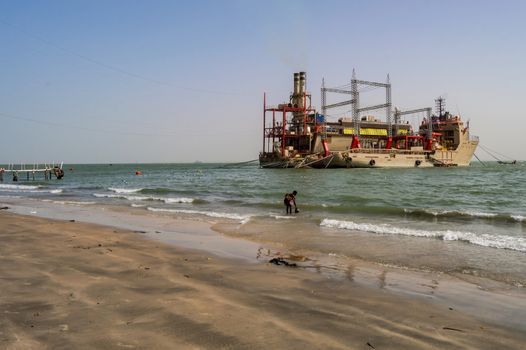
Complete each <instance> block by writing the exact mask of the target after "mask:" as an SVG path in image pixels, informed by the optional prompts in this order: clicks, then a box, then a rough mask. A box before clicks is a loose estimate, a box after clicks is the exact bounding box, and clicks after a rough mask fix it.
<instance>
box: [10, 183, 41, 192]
mask: <svg viewBox="0 0 526 350" xmlns="http://www.w3.org/2000/svg"><path fill="white" fill-rule="evenodd" d="M39 187H40V186H30V185H9V184H0V190H8V191H13V190H22V191H27V190H36V189H38V188H39Z"/></svg>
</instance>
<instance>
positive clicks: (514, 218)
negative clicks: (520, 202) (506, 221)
mask: <svg viewBox="0 0 526 350" xmlns="http://www.w3.org/2000/svg"><path fill="white" fill-rule="evenodd" d="M511 218H512V219H513V220H515V221H520V222H523V221H524V219H526V217H524V216H523V215H511Z"/></svg>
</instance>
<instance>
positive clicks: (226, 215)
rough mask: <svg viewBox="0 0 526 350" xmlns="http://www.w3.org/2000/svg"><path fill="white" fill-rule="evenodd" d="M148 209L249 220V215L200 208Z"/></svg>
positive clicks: (150, 209) (243, 222) (241, 220)
mask: <svg viewBox="0 0 526 350" xmlns="http://www.w3.org/2000/svg"><path fill="white" fill-rule="evenodd" d="M147 209H148V210H149V211H154V212H166V213H180V214H198V215H205V216H209V217H213V218H223V219H231V220H238V221H239V222H240V223H242V224H245V223H247V222H248V221H249V220H250V217H251V216H250V215H240V214H235V213H218V212H215V211H200V210H187V209H164V208H152V207H148V208H147Z"/></svg>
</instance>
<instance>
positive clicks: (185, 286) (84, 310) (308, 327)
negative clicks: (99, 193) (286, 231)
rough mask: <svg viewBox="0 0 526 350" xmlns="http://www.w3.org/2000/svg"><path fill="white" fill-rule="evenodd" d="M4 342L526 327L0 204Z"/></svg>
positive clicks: (426, 340)
mask: <svg viewBox="0 0 526 350" xmlns="http://www.w3.org/2000/svg"><path fill="white" fill-rule="evenodd" d="M0 241H1V244H0V278H1V280H2V281H1V293H0V314H1V317H0V348H3V349H119V348H123V349H263V348H269V347H272V348H278V349H284V348H287V349H461V348H463V349H495V348H506V349H519V348H521V347H522V346H523V344H524V343H525V342H526V335H525V334H524V332H522V331H521V329H517V328H513V327H508V326H503V325H499V324H498V323H492V322H487V321H482V320H480V319H478V318H476V317H473V316H470V315H468V314H465V313H463V312H460V311H459V310H457V309H456V308H452V307H448V305H445V304H440V303H431V302H428V301H426V300H423V299H422V298H413V297H411V296H410V295H409V294H408V295H402V294H397V293H393V292H390V291H386V290H381V289H378V288H371V287H367V286H364V285H361V284H359V283H356V282H353V281H350V280H338V279H333V278H329V277H327V276H326V275H324V274H317V273H312V272H308V271H306V270H304V269H300V268H291V267H286V266H275V265H272V264H268V263H247V262H246V261H243V260H236V259H225V258H220V257H218V256H216V255H212V254H210V253H207V252H204V251H198V250H190V249H187V248H186V249H183V248H180V247H177V246H174V245H170V244H166V243H162V242H159V241H155V240H152V239H148V238H146V237H145V236H144V235H142V234H141V233H137V232H133V231H128V230H122V229H116V228H112V227H107V226H99V225H94V224H88V223H81V222H78V221H69V220H50V219H45V218H38V217H30V216H22V215H17V214H13V213H9V212H7V211H2V212H0Z"/></svg>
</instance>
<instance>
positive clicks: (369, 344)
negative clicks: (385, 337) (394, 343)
mask: <svg viewBox="0 0 526 350" xmlns="http://www.w3.org/2000/svg"><path fill="white" fill-rule="evenodd" d="M367 345H368V346H369V347H370V348H372V349H376V348H375V347H374V346H372V345H371V343H369V342H367Z"/></svg>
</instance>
